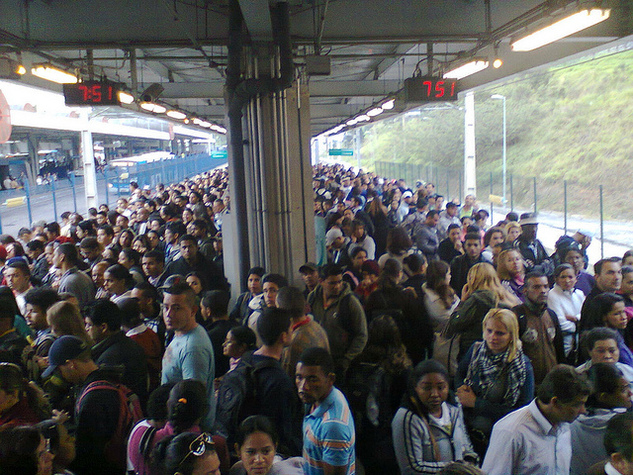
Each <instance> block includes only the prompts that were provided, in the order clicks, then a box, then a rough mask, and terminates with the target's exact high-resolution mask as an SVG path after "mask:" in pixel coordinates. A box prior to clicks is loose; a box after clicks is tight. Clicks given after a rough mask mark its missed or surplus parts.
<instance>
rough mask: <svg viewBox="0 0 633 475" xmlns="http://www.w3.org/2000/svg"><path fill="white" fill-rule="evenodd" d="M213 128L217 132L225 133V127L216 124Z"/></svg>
mask: <svg viewBox="0 0 633 475" xmlns="http://www.w3.org/2000/svg"><path fill="white" fill-rule="evenodd" d="M215 130H216V132H219V133H221V134H225V135H226V129H225V128H224V127H220V126H217V127H216V128H215Z"/></svg>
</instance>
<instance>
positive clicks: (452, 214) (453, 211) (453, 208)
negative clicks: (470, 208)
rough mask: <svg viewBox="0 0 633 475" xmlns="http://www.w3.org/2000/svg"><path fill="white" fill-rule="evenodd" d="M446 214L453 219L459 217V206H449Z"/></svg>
mask: <svg viewBox="0 0 633 475" xmlns="http://www.w3.org/2000/svg"><path fill="white" fill-rule="evenodd" d="M446 214H447V215H449V216H450V217H451V218H454V217H455V216H457V206H447V207H446Z"/></svg>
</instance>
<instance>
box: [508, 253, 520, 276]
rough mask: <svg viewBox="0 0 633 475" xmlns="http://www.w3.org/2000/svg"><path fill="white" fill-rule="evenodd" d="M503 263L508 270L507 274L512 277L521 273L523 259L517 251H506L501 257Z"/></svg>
mask: <svg viewBox="0 0 633 475" xmlns="http://www.w3.org/2000/svg"><path fill="white" fill-rule="evenodd" d="M503 263H504V265H505V266H506V269H508V273H509V274H510V275H511V276H512V277H514V276H515V275H519V274H520V273H521V272H523V270H524V267H523V257H521V254H520V253H519V252H518V251H508V252H506V253H505V255H504V256H503Z"/></svg>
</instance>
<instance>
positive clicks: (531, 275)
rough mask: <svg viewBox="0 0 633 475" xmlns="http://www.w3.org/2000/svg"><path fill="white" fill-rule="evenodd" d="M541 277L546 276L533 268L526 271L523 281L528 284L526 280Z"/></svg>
mask: <svg viewBox="0 0 633 475" xmlns="http://www.w3.org/2000/svg"><path fill="white" fill-rule="evenodd" d="M543 277H546V278H547V276H546V275H545V274H543V273H542V272H539V271H536V270H533V271H532V272H528V273H527V274H525V277H524V278H523V281H524V282H525V285H528V282H529V281H530V279H542V278H543Z"/></svg>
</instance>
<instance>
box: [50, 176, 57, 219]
mask: <svg viewBox="0 0 633 475" xmlns="http://www.w3.org/2000/svg"><path fill="white" fill-rule="evenodd" d="M55 181H57V177H56V176H53V177H51V188H52V190H53V213H54V215H55V221H57V193H55Z"/></svg>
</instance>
